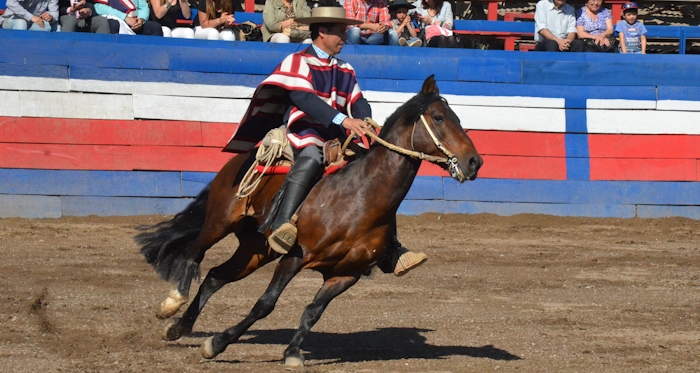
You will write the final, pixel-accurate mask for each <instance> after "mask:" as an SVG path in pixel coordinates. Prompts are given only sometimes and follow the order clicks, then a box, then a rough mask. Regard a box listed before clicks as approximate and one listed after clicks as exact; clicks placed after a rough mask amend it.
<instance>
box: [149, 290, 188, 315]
mask: <svg viewBox="0 0 700 373" xmlns="http://www.w3.org/2000/svg"><path fill="white" fill-rule="evenodd" d="M185 303H187V297H183V296H182V294H180V292H178V291H177V290H171V291H170V294H168V297H167V298H165V300H164V301H162V302H160V310H159V311H158V312H156V317H157V318H159V319H167V318H168V317H170V316H172V315H174V314H176V313H177V311H179V310H180V307H182V305H183V304H185Z"/></svg>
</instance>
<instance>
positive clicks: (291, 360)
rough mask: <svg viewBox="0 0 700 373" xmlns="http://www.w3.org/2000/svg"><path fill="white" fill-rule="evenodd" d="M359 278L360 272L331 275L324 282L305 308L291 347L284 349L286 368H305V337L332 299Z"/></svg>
mask: <svg viewBox="0 0 700 373" xmlns="http://www.w3.org/2000/svg"><path fill="white" fill-rule="evenodd" d="M359 279H360V274H357V275H353V276H339V277H331V278H327V279H326V280H325V281H324V282H323V286H321V289H320V290H319V291H318V293H316V297H315V298H314V301H313V302H312V303H311V304H309V305H308V306H306V308H305V309H304V314H303V315H302V316H301V324H300V325H299V329H297V332H296V333H295V334H294V338H292V342H291V343H290V344H289V347H287V349H286V350H285V351H284V366H285V368H286V369H289V370H303V369H304V358H303V357H302V356H301V353H300V352H299V348H300V347H301V342H303V341H304V337H306V334H307V333H308V332H309V330H310V329H311V327H313V326H314V325H315V324H316V322H317V321H318V320H319V319H320V318H321V315H322V314H323V311H324V310H325V309H326V307H327V306H328V304H329V303H330V302H331V300H333V298H335V297H337V296H338V295H340V294H342V293H343V292H344V291H345V290H347V289H349V288H350V287H351V286H353V285H355V283H357V280H359Z"/></svg>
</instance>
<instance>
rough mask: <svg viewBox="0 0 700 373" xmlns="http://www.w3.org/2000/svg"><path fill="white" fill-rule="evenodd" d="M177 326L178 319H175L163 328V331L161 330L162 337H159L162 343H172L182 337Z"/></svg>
mask: <svg viewBox="0 0 700 373" xmlns="http://www.w3.org/2000/svg"><path fill="white" fill-rule="evenodd" d="M179 324H180V318H179V317H176V318H174V319H172V321H170V322H169V323H168V325H166V326H165V330H163V335H162V336H161V337H162V338H163V340H164V341H174V340H177V339H179V338H180V337H182V332H181V331H180V330H178V325H179Z"/></svg>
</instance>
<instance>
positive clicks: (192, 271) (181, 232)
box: [134, 185, 211, 283]
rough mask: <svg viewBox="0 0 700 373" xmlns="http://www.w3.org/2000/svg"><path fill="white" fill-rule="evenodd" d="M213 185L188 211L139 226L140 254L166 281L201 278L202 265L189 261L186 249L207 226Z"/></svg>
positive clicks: (198, 197)
mask: <svg viewBox="0 0 700 373" xmlns="http://www.w3.org/2000/svg"><path fill="white" fill-rule="evenodd" d="M210 186H211V185H207V186H206V188H204V190H202V191H201V192H200V193H199V195H198V196H197V198H196V199H195V200H194V201H192V203H190V204H189V205H188V206H187V208H185V210H183V211H182V212H180V213H178V214H177V215H175V217H173V218H172V219H171V220H168V221H164V222H161V223H158V224H155V225H143V226H139V227H137V229H138V230H140V231H143V233H139V234H138V235H136V237H134V240H135V241H136V242H137V243H138V244H139V245H141V250H140V252H141V255H143V256H144V258H145V259H146V262H148V264H150V265H151V266H153V269H155V271H156V273H158V275H160V277H161V278H162V279H163V280H165V281H169V282H173V283H179V281H180V279H182V278H184V277H186V276H188V275H190V276H192V277H190V278H199V275H200V273H199V265H198V264H197V263H195V262H194V261H191V260H187V248H188V247H189V246H190V245H192V244H193V243H194V241H195V240H196V239H197V236H198V235H199V232H200V231H201V229H202V226H203V225H204V219H205V218H206V212H207V199H208V197H209V190H210Z"/></svg>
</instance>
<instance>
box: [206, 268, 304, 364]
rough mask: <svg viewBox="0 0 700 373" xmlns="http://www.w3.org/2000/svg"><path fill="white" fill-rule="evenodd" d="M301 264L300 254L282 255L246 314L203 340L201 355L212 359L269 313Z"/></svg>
mask: <svg viewBox="0 0 700 373" xmlns="http://www.w3.org/2000/svg"><path fill="white" fill-rule="evenodd" d="M303 266H304V260H303V258H301V256H293V255H290V254H287V255H285V256H284V257H282V260H280V262H279V264H278V265H277V268H275V275H274V276H273V277H272V281H270V285H268V287H267V290H265V293H264V294H263V295H262V296H261V297H260V299H258V301H257V302H256V303H255V306H253V309H252V310H251V311H250V313H249V314H248V316H246V318H245V319H243V321H241V322H240V323H238V325H236V326H234V327H233V328H229V329H227V330H225V331H224V332H223V333H221V334H217V335H215V336H213V337H210V338H209V339H207V340H206V341H204V343H203V344H202V356H204V357H205V358H207V359H213V358H214V357H216V355H218V354H220V353H222V352H224V350H225V349H226V347H227V346H228V345H230V344H231V343H234V342H236V341H237V340H238V338H240V337H241V335H243V333H245V332H246V330H248V328H250V327H251V326H252V325H253V324H254V323H255V322H256V321H258V320H260V319H262V318H264V317H266V316H267V315H269V314H270V312H272V310H273V309H274V308H275V303H277V299H279V297H280V294H282V291H283V290H284V288H285V287H286V286H287V284H289V281H291V280H292V278H294V276H296V274H297V273H299V271H300V270H301V268H302V267H303Z"/></svg>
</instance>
